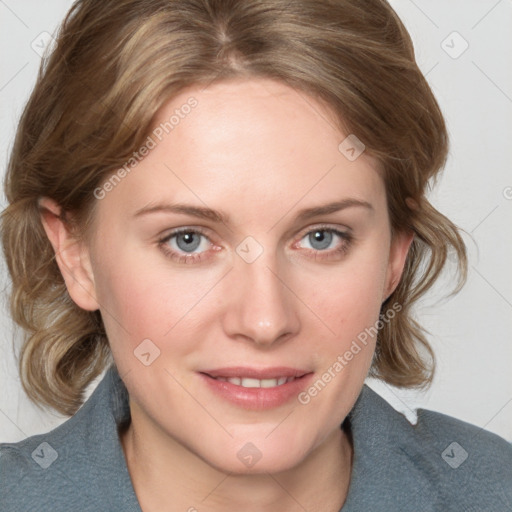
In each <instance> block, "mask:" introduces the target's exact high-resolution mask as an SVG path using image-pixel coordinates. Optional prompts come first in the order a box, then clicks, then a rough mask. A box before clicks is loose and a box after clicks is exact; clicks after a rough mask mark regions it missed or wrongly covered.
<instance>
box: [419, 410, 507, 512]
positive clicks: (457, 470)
mask: <svg viewBox="0 0 512 512" xmlns="http://www.w3.org/2000/svg"><path fill="white" fill-rule="evenodd" d="M411 430H412V431H413V432H414V439H415V440H416V442H417V444H418V445H419V446H424V447H425V448H426V449H425V450H424V453H425V459H426V460H427V461H429V463H430V464H429V465H428V468H429V469H431V468H434V469H435V471H436V473H437V476H438V479H439V485H440V488H441V490H442V491H443V492H444V493H445V495H452V496H456V497H457V498H458V499H459V500H460V501H461V502H467V503H468V505H469V504H471V503H472V504H475V503H480V502H481V503H482V504H484V503H486V500H489V501H492V502H494V501H495V502H496V503H502V504H508V508H506V509H505V508H502V509H500V508H497V509H496V510H512V444H511V443H509V442H508V441H506V440H505V439H503V438H502V437H500V436H498V435H496V434H493V433H492V432H489V431H487V430H485V429H484V428H481V427H477V426H476V425H472V424H471V423H467V422H465V421H462V420H460V419H457V418H454V417H452V416H449V415H446V414H442V413H439V412H435V411H430V410H427V409H418V421H417V423H416V425H411ZM470 510H471V509H470Z"/></svg>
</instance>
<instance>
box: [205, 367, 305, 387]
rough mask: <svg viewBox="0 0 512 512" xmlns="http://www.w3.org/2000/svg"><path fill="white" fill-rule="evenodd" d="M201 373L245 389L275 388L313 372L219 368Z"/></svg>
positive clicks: (282, 368)
mask: <svg viewBox="0 0 512 512" xmlns="http://www.w3.org/2000/svg"><path fill="white" fill-rule="evenodd" d="M200 373H203V374H204V375H207V376H208V377H211V378H212V379H215V380H218V381H221V382H229V383H230V384H234V385H235V386H241V387H243V388H273V387H277V386H282V385H284V384H287V383H289V382H293V381H294V380H295V379H300V378H301V377H303V376H304V375H307V374H308V373H311V372H308V371H306V370H301V369H299V368H290V367H284V366H281V367H273V368H249V367H245V368H244V367H230V368H218V369H215V370H208V371H204V372H200Z"/></svg>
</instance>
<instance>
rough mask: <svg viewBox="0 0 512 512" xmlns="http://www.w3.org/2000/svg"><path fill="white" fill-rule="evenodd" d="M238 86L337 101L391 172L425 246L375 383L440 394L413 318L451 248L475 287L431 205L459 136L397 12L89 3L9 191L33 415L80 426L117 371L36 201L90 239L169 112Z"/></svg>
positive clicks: (14, 158) (411, 270)
mask: <svg viewBox="0 0 512 512" xmlns="http://www.w3.org/2000/svg"><path fill="white" fill-rule="evenodd" d="M233 77H245V78H249V79H250V78H251V77H266V78H272V79H275V80H278V81H280V82H282V83H285V84H287V85H289V86H291V87H293V88H295V89H296V90H298V91H302V92H304V93H306V94H308V95H310V96H311V97H313V98H315V99H317V100H318V101H322V102H324V103H325V104H326V105H328V107H329V108H330V110H331V111H332V112H333V113H334V117H335V119H336V122H337V125H338V128H339V129H340V130H341V132H342V133H344V134H354V135H356V136H357V138H359V139H360V140H361V141H363V143H364V144H365V146H366V151H367V152H368V153H369V154H370V155H372V156H374V157H375V158H376V159H377V160H378V161H379V162H380V164H381V165H382V169H383V177H384V180H385V186H386V194H387V201H388V207H389V215H390V222H391V227H392V231H393V232H396V231H401V230H407V229H411V230H413V232H414V234H415V236H414V240H413V242H412V246H411V248H410V251H409V254H408V257H407V261H406V265H405V270H404V274H403V276H402V279H401V281H400V283H399V284H398V287H397V288H396V290H395V291H394V292H393V294H392V295H391V296H390V297H389V298H388V299H387V301H386V302H385V303H384V304H383V306H382V312H384V310H385V309H386V308H387V307H388V305H389V304H394V303H398V304H400V306H401V309H400V311H399V312H398V313H397V314H396V316H395V317H394V318H393V320H392V321H389V322H383V324H384V325H383V326H382V328H381V329H380V331H379V335H378V340H377V347H376V352H375V356H374V360H373V363H372V367H371V375H373V376H376V377H378V378H381V379H383V380H384V381H386V382H388V383H390V384H392V385H396V386H400V387H421V386H427V385H428V384H429V383H430V382H431V380H432V375H433V371H434V366H435V359H434V354H433V351H432V349H431V347H430V345H429V343H428V341H427V339H426V333H425V331H424V330H423V329H422V328H421V326H420V325H419V324H418V323H417V321H415V320H414V318H413V315H412V313H411V306H412V305H413V304H414V302H415V301H417V299H418V298H419V297H421V296H422V295H423V294H424V293H425V292H426V291H427V290H428V289H429V288H430V287H431V286H432V285H433V283H434V282H435V280H436V279H437V278H438V276H439V274H440V272H441V271H442V269H443V267H444V265H445V262H446V259H447V254H448V251H449V250H454V251H455V255H456V257H457V261H458V270H459V274H458V275H459V280H458V285H457V287H456V290H458V289H459V288H460V286H462V284H463V282H464V280H465V277H466V270H467V260H466V250H465V246H464V243H463V240H462V238H461V236H460V234H459V233H458V229H457V227H456V226H455V225H454V224H453V223H452V222H451V221H450V220H448V219H447V218H446V217H445V216H443V215H442V214H441V213H440V212H438V211H437V210H436V209H435V208H434V207H433V206H432V205H431V204H430V203H429V201H428V200H427V198H426V192H427V191H428V186H429V184H430V183H431V181H432V179H434V178H435V176H436V175H437V174H438V172H439V171H440V170H441V169H442V167H443V166H444V164H445V163H446V158H447V152H448V137H447V130H446V126H445V123H444V119H443V116H442V113H441V111H440V109H439V106H438V103H437V102H436V99H435V98H434V96H433V93H432V91H431V89H430V87H429V85H428V83H427V81H426V79H425V77H424V76H423V75H422V73H421V71H420V69H419V68H418V66H417V64H416V61H415V56H414V49H413V45H412V42H411V39H410V36H409V34H408V33H407V31H406V29H405V27H404V26H403V24H402V22H401V21H400V19H399V18H398V16H397V15H396V13H395V12H394V11H393V9H392V8H391V7H390V6H389V4H388V3H387V2H386V1H385V0H365V1H364V2H361V1H359V0H292V1H291V0H244V1H241V0H115V1H114V0H110V1H108V0H78V1H77V2H76V3H75V4H74V5H73V6H72V8H71V10H70V11H69V13H68V15H67V17H66V19H65V20H64V22H63V24H62V26H61V29H60V31H59V35H58V37H57V44H56V48H55V49H54V50H53V52H52V53H51V54H50V55H49V56H48V57H47V58H45V59H44V60H43V62H42V64H41V68H40V72H39V76H38V79H37V83H36V85H35V88H34V90H33V92H32V94H31V96H30V99H29V101H28V103H27V105H26V108H25V110H24V112H23V115H22V117H21V121H20V123H19V127H18V131H17V134H16V138H15V142H14V146H13V149H12V153H11V157H10V161H9V164H8V169H7V174H6V177H5V183H4V187H5V194H6V197H7V200H8V206H7V208H6V209H5V210H4V211H3V213H2V218H1V221H2V228H3V230H2V242H3V250H4V254H5V258H6V261H7V265H8V269H9V272H10V275H11V278H12V292H11V295H10V309H11V314H12V317H13V319H14V321H15V322H16V323H17V324H19V325H20V326H21V327H22V328H23V329H24V331H25V333H26V335H25V339H24V340H23V345H22V346H21V349H20V355H19V369H20V375H21V381H22V383H23V386H24V389H25V391H26V392H27V394H28V395H29V397H30V398H31V399H32V400H34V401H35V402H36V403H37V402H39V403H40V404H46V405H49V406H51V407H53V408H55V409H57V410H58V411H60V412H62V413H65V414H68V415H71V414H74V412H76V410H77V409H78V407H79V406H80V405H81V404H82V403H83V399H84V391H85V389H86V387H87V385H88V384H89V383H90V382H91V381H92V380H93V379H94V378H95V377H96V376H98V375H99V374H100V373H101V372H102V370H103V369H105V367H106V365H107V364H108V363H109V361H111V353H110V349H109V345H108V340H107V337H106V334H105V330H104V326H103V322H102V318H101V315H100V312H99V311H94V312H90V311H85V310H82V309H81V308H79V307H78V306H77V305H76V304H75V303H74V302H73V301H72V300H71V298H70V296H69V294H68V292H67V289H66V286H65V283H64V280H63V277H62V275H61V273H60V271H59V268H58V266H57V263H56V260H55V254H54V251H53V248H52V246H51V244H50V242H49V240H48V238H47V236H46V233H45V231H44V229H43V226H42V223H41V218H40V215H41V211H40V209H39V207H38V199H39V198H40V197H42V196H46V197H50V198H52V199H54V200H55V201H56V202H57V203H58V204H59V205H60V206H61V207H62V209H63V211H64V213H65V214H67V213H70V214H72V218H74V219H76V221H77V222H76V224H74V225H73V226H74V227H75V228H76V229H77V233H82V235H83V236H86V233H87V230H88V226H90V225H91V222H92V219H93V218H94V211H95V205H96V203H97V199H96V198H95V195H94V190H95V189H96V188H97V187H98V186H99V185H100V184H101V183H103V182H104V181H105V179H107V178H108V177H109V176H111V175H112V173H113V172H114V171H115V170H116V169H119V168H120V167H121V166H122V165H123V164H124V163H125V162H126V161H127V160H128V159H129V158H130V156H131V155H132V153H133V151H134V150H136V149H137V148H139V147H140V146H141V144H142V143H143V141H144V140H145V138H146V137H147V136H148V132H149V130H150V128H151V123H152V120H153V118H154V116H155V114H156V112H157V111H158V110H159V108H160V107H161V106H162V105H163V104H164V103H165V102H166V101H168V100H169V99H171V98H172V97H173V96H174V95H176V94H177V93H178V92H180V91H181V90H183V89H184V88H186V87H189V86H191V85H195V84H197V85H201V84H203V85H204V86H207V85H208V84H210V83H213V82H216V81H222V80H225V79H229V78H233ZM340 142H341V139H340ZM70 222H71V221H70ZM77 236H79V235H77ZM422 352H423V354H422Z"/></svg>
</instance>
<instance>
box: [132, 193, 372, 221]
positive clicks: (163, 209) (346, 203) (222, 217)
mask: <svg viewBox="0 0 512 512" xmlns="http://www.w3.org/2000/svg"><path fill="white" fill-rule="evenodd" d="M356 206H358V207H363V208H366V209H368V210H371V211H373V210H374V208H373V206H372V205H371V204H370V203H369V202H368V201H362V200H360V199H355V198H347V199H342V200H341V201H335V202H333V203H328V204H325V205H321V206H314V207H312V208H305V209H303V210H301V211H300V212H299V213H298V214H297V217H296V220H297V221H299V222H300V221H305V220H308V219H311V218H313V217H318V216H320V215H328V214H330V213H335V212H338V211H340V210H344V209H346V208H351V207H356ZM151 213H178V214H180V213H181V214H184V215H190V216H192V217H198V218H200V219H206V220H211V221H213V222H218V223H222V224H226V225H229V224H230V217H229V215H228V214H226V213H224V212H222V211H219V210H214V209H212V208H206V207H202V206H193V205H188V204H182V203H175V204H161V203H157V204H148V205H146V206H144V207H143V208H140V209H139V210H137V211H136V212H135V214H134V217H140V216H143V215H148V214H151Z"/></svg>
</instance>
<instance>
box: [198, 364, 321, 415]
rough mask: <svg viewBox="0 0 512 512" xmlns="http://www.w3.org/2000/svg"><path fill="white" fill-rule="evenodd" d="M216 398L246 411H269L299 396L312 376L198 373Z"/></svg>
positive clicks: (265, 371) (260, 371) (266, 371)
mask: <svg viewBox="0 0 512 512" xmlns="http://www.w3.org/2000/svg"><path fill="white" fill-rule="evenodd" d="M198 373H199V375H200V376H201V377H202V378H203V381H204V382H205V384H207V386H208V387H209V388H210V389H211V390H212V391H214V393H215V394H217V395H219V396H221V397H222V398H224V399H227V400H228V401H230V402H231V403H233V404H235V405H237V406H239V407H243V408H246V409H253V410H255V409H257V410H262V409H268V408H272V407H277V406H279V405H282V404H284V403H286V402H288V401H289V400H291V399H292V398H293V397H294V396H296V395H297V394H298V393H299V392H300V391H301V390H302V389H303V387H304V386H306V385H307V383H308V382H309V381H310V380H311V378H312V376H313V372H311V371H307V370H304V369H300V368H291V367H272V368H248V367H229V368H216V369H212V370H206V371H201V372H198Z"/></svg>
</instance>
